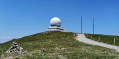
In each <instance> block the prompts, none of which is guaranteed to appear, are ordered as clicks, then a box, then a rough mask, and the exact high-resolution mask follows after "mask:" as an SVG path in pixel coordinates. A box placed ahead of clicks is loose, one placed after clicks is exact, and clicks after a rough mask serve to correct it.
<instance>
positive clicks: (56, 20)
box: [50, 17, 61, 27]
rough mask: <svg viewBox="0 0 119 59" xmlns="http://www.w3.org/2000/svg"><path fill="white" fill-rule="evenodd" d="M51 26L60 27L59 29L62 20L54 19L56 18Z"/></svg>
mask: <svg viewBox="0 0 119 59" xmlns="http://www.w3.org/2000/svg"><path fill="white" fill-rule="evenodd" d="M50 25H51V26H58V27H60V25H61V20H60V19H59V18H58V17H54V18H52V19H51V21H50Z"/></svg>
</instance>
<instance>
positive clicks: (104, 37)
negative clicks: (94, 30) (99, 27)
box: [85, 34, 119, 46]
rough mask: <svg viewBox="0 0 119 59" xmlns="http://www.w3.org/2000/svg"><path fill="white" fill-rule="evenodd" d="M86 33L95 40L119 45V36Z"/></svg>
mask: <svg viewBox="0 0 119 59" xmlns="http://www.w3.org/2000/svg"><path fill="white" fill-rule="evenodd" d="M85 35H86V37H87V38H90V39H92V40H95V41H99V42H103V43H107V44H112V45H117V46H119V36H113V35H99V34H85ZM114 38H115V43H114Z"/></svg>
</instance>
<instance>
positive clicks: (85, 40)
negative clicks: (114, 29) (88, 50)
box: [76, 34, 119, 52]
mask: <svg viewBox="0 0 119 59" xmlns="http://www.w3.org/2000/svg"><path fill="white" fill-rule="evenodd" d="M77 35H78V36H77V37H76V40H78V41H80V42H83V43H86V44H91V45H97V46H101V47H106V48H109V49H114V50H116V51H118V52H119V46H115V45H110V44H106V43H102V42H97V41H94V40H91V39H88V38H86V37H85V35H84V34H77Z"/></svg>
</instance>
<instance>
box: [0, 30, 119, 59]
mask: <svg viewBox="0 0 119 59" xmlns="http://www.w3.org/2000/svg"><path fill="white" fill-rule="evenodd" d="M14 41H16V42H17V43H18V45H20V46H21V47H23V48H24V50H25V51H27V53H23V54H9V53H6V51H7V50H8V49H9V48H10V46H11V44H12V42H14ZM41 48H44V49H45V52H41V51H40V49H41ZM118 55H119V53H118V52H116V51H115V50H110V49H108V48H103V47H99V46H93V45H88V44H84V43H81V42H78V41H77V40H76V39H75V34H74V33H71V32H44V33H38V34H34V35H30V36H26V37H23V38H20V39H13V40H11V41H9V42H6V43H3V44H0V56H1V58H2V59H3V58H8V57H13V58H14V59H79V58H80V59H106V58H107V59H114V58H116V59H117V58H118V57H119V56H118Z"/></svg>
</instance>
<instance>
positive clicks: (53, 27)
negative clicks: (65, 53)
mask: <svg viewBox="0 0 119 59" xmlns="http://www.w3.org/2000/svg"><path fill="white" fill-rule="evenodd" d="M47 31H61V32H66V31H65V29H64V28H61V27H57V26H51V27H49V28H48V30H47Z"/></svg>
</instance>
